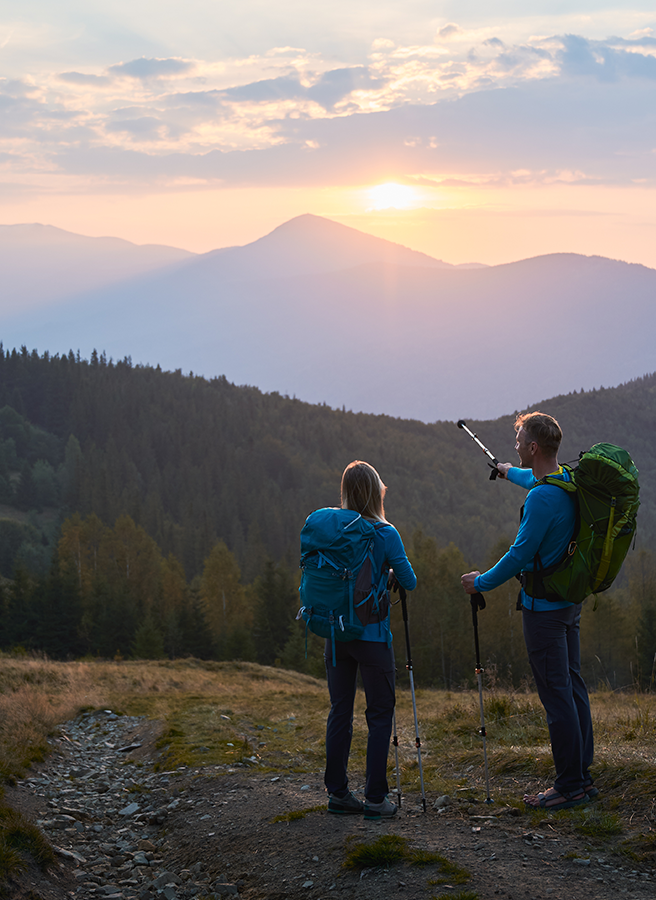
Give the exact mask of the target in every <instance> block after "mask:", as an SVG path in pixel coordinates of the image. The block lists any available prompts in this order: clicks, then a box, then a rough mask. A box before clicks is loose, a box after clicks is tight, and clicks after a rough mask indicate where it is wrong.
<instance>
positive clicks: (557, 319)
mask: <svg viewBox="0 0 656 900" xmlns="http://www.w3.org/2000/svg"><path fill="white" fill-rule="evenodd" d="M654 333H656V271H655V270H653V269H648V268H646V267H644V266H639V265H629V264H627V263H623V262H618V261H615V260H609V259H605V258H603V257H584V256H579V255H577V254H571V253H563V254H550V255H548V256H543V257H535V258H533V259H528V260H522V261H520V262H516V263H509V264H505V265H500V266H490V267H485V268H466V269H465V268H457V267H454V266H450V265H448V264H446V263H444V262H442V261H440V260H436V259H433V258H432V257H429V256H426V255H425V254H421V253H417V252H415V251H412V250H409V249H408V248H405V247H402V246H400V245H398V244H393V243H391V242H389V241H382V240H381V239H379V238H375V237H372V236H371V235H365V234H363V233H362V232H358V231H356V230H355V229H352V228H348V227H346V226H343V225H340V224H338V223H336V222H331V221H329V220H326V219H323V218H321V217H318V216H299V217H297V218H296V219H292V220H291V221H289V222H286V223H284V224H283V225H281V226H279V227H278V228H277V229H275V230H274V231H273V232H271V233H270V234H269V235H266V236H265V237H263V238H260V239H259V240H258V241H254V242H253V243H251V244H248V245H246V246H245V247H232V248H225V249H223V250H218V251H212V252H210V253H207V254H202V255H201V256H194V257H191V258H187V259H185V260H182V261H178V262H176V263H175V264H171V265H168V266H167V268H166V269H160V270H156V271H154V272H145V273H143V272H142V273H140V274H139V275H138V276H136V277H132V278H127V279H124V280H123V281H121V282H120V283H115V284H112V285H109V286H105V287H102V288H98V289H95V290H87V291H84V292H82V293H80V294H78V295H77V296H72V297H70V298H68V300H67V301H66V302H64V301H63V300H62V301H61V302H60V303H58V304H57V305H56V307H54V308H53V309H52V310H51V311H50V313H49V314H45V313H44V315H43V316H41V317H39V319H38V320H36V319H35V317H34V316H30V315H25V314H14V315H13V316H7V315H5V316H4V321H3V326H2V329H1V331H0V340H2V341H4V345H5V347H12V346H21V345H22V344H25V345H26V346H28V347H29V348H30V349H32V348H33V347H36V348H38V349H39V351H41V352H42V351H43V350H49V351H50V352H53V353H54V352H60V353H62V352H67V351H68V350H69V349H70V348H73V349H74V350H77V349H78V348H79V349H80V350H81V352H82V354H83V355H85V356H89V355H90V353H91V350H92V349H93V348H97V349H98V350H99V351H100V350H105V351H106V353H107V354H108V356H112V357H114V358H123V357H124V356H131V357H132V359H133V361H134V362H143V363H152V364H156V363H158V364H160V365H161V366H162V367H163V368H166V369H171V370H173V369H181V370H183V371H185V372H187V371H193V372H196V373H199V374H203V375H205V376H208V377H212V376H215V375H225V376H226V377H227V378H228V380H230V381H232V382H234V383H236V384H250V385H255V386H257V387H259V388H260V389H261V390H263V391H269V392H270V391H278V392H280V393H283V394H284V393H287V394H290V395H296V396H298V397H300V398H301V399H303V400H307V401H308V402H311V403H322V402H325V403H327V404H328V405H330V406H333V407H337V408H341V407H342V406H345V407H346V408H350V409H353V410H354V411H365V412H374V413H386V414H389V415H392V416H399V417H403V418H416V419H421V420H424V421H436V420H439V419H452V420H455V419H458V418H460V417H465V418H468V417H474V418H486V419H490V418H495V417H497V416H500V415H502V414H504V413H506V412H507V411H508V410H509V409H516V408H523V407H525V406H527V405H529V404H536V403H538V402H539V401H540V400H541V399H543V398H545V397H549V396H554V395H556V394H562V393H567V392H568V391H571V390H573V389H579V388H585V389H591V388H594V387H599V386H602V385H603V386H610V385H616V384H620V383H623V382H626V381H629V380H631V379H632V378H635V377H639V376H641V375H643V374H645V373H647V372H651V371H654V369H656V352H655V351H654V347H653V338H652V335H653V334H654Z"/></svg>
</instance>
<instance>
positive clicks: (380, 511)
mask: <svg viewBox="0 0 656 900" xmlns="http://www.w3.org/2000/svg"><path fill="white" fill-rule="evenodd" d="M386 491H387V488H386V487H385V485H384V484H383V482H382V479H381V477H380V475H379V474H378V472H377V471H376V470H375V469H374V467H373V466H370V465H369V463H366V462H362V460H360V459H355V460H353V462H352V463H349V464H348V466H347V467H346V468H345V469H344V474H343V475H342V485H341V496H342V509H352V510H354V511H355V512H359V513H360V515H361V516H362V517H363V518H365V519H375V520H376V521H378V522H386V521H387V519H386V518H385V507H384V505H383V500H384V498H385V492H386Z"/></svg>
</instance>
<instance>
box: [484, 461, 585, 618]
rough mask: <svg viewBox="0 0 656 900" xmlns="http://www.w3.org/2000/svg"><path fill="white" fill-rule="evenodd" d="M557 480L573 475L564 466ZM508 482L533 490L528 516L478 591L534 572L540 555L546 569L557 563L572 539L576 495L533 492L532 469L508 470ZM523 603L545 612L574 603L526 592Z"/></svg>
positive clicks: (552, 489) (548, 489) (549, 489)
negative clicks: (536, 556) (534, 562)
mask: <svg viewBox="0 0 656 900" xmlns="http://www.w3.org/2000/svg"><path fill="white" fill-rule="evenodd" d="M554 475H555V476H556V477H560V478H562V480H563V481H570V480H571V479H570V476H569V473H568V472H567V470H566V469H563V468H562V467H560V468H559V470H558V472H557V473H554ZM507 478H508V481H511V482H512V483H513V484H517V485H519V486H520V487H523V488H525V489H526V490H528V491H529V493H528V495H527V497H526V503H525V504H524V515H523V516H522V521H521V524H520V526H519V531H518V532H517V537H516V538H515V541H514V543H513V545H512V547H510V549H509V550H508V552H507V553H506V554H505V555H504V556H502V557H501V559H500V560H499V562H498V563H497V564H496V565H495V566H493V567H492V568H491V569H489V570H488V571H487V572H485V573H484V574H482V575H478V576H477V577H476V580H475V582H474V586H475V588H476V590H477V591H491V590H493V588H496V587H499V585H501V584H503V583H504V582H506V581H508V579H510V578H512V577H513V576H515V575H517V574H519V573H520V572H532V571H533V561H534V558H535V555H536V553H538V552H539V554H540V560H541V563H542V566H543V567H544V568H547V567H548V566H550V565H553V563H555V562H557V561H558V560H559V559H560V558H561V556H562V555H563V553H564V552H565V549H566V547H567V545H568V543H569V542H570V540H571V539H572V533H573V531H574V521H575V515H576V513H575V506H574V496H573V494H572V493H571V492H570V491H565V490H563V489H562V488H560V487H557V486H556V485H551V484H545V485H540V487H539V488H537V489H536V490H530V488H532V487H533V485H535V484H536V482H537V479H536V478H535V476H534V475H533V472H532V471H531V470H530V469H519V468H517V467H513V468H511V469H509V470H508V475H507ZM522 603H523V605H524V606H525V607H526V608H527V609H532V610H534V611H535V612H542V611H544V610H548V609H561V608H563V607H566V606H570V604H569V603H568V602H567V601H566V600H562V601H555V602H551V601H550V600H544V599H542V600H541V599H535V598H533V597H529V596H528V595H527V594H525V593H524V591H523V590H522Z"/></svg>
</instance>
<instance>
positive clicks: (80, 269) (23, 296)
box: [0, 223, 195, 318]
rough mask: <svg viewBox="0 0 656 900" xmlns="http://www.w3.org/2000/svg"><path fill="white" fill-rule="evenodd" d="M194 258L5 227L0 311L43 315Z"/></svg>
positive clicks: (157, 248)
mask: <svg viewBox="0 0 656 900" xmlns="http://www.w3.org/2000/svg"><path fill="white" fill-rule="evenodd" d="M194 255H195V254H193V253H190V252H189V251H188V250H180V249H178V248H176V247H166V246H163V245H160V244H143V245H138V244H133V243H131V242H130V241H125V240H123V239H122V238H113V237H86V236H84V235H80V234H74V233H73V232H71V231H64V230H63V229H61V228H55V227H53V226H52V225H40V224H38V223H32V224H24V225H0V272H1V273H2V292H1V294H0V297H1V300H0V303H1V306H0V311H1V313H2V316H3V318H5V317H6V315H7V313H8V312H13V311H15V310H26V309H28V308H33V309H43V308H45V307H47V306H49V305H51V304H52V303H53V302H55V301H62V300H64V299H67V298H69V297H71V296H73V295H75V294H78V293H80V292H82V291H88V290H94V289H97V288H101V287H106V286H107V285H109V284H115V283H116V282H118V281H122V280H124V279H127V278H134V277H135V276H138V275H141V274H144V273H145V272H150V271H153V270H156V269H162V268H164V267H167V266H169V265H172V264H176V263H179V262H182V261H183V260H186V259H188V258H189V257H192V256H194Z"/></svg>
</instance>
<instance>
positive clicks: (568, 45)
mask: <svg viewBox="0 0 656 900" xmlns="http://www.w3.org/2000/svg"><path fill="white" fill-rule="evenodd" d="M449 27H450V26H445V28H446V29H447V31H445V37H446V36H448V34H451V35H456V36H457V35H460V34H461V31H462V29H460V30H458V31H456V30H453V29H457V26H455V25H453V23H452V28H451V31H448V29H449ZM442 31H444V29H442ZM472 35H474V33H473V32H467V40H460V39H458V40H453V41H449V43H448V45H444V46H436V45H435V44H429V45H413V46H403V45H398V44H395V43H394V42H393V41H391V40H389V39H381V40H377V41H375V43H374V46H373V49H372V51H371V53H370V55H369V58H368V59H367V61H366V64H361V65H352V66H340V67H338V68H335V67H332V66H331V65H330V63H329V62H328V61H327V60H325V59H323V58H321V57H319V56H313V55H312V54H308V53H305V52H304V51H302V50H299V49H294V48H278V49H276V50H275V51H271V52H270V53H268V54H264V55H263V56H260V57H257V56H252V57H247V58H243V59H240V58H235V59H232V60H229V61H226V62H225V63H224V62H221V63H220V64H219V63H218V62H212V61H203V60H195V61H190V60H183V59H178V58H162V59H159V58H153V59H146V58H141V59H135V60H132V61H131V62H128V63H118V64H115V65H111V66H109V68H108V69H107V70H106V71H105V73H104V74H102V75H99V74H92V75H85V74H83V73H80V72H74V71H72V72H64V73H61V74H59V75H53V76H52V77H50V78H46V77H43V78H41V79H40V80H39V79H36V78H34V79H32V80H28V79H23V80H21V81H14V82H8V81H4V82H2V81H0V131H1V132H2V134H3V135H4V137H5V139H6V141H7V143H6V144H5V145H4V146H1V147H0V149H1V150H3V151H7V152H13V153H16V152H22V153H25V154H26V156H27V157H29V158H30V159H31V160H33V161H34V165H35V166H36V167H38V165H39V164H40V165H41V168H42V171H44V172H49V171H51V170H52V167H53V166H54V167H59V171H60V172H62V173H67V174H70V175H80V176H83V177H85V178H88V179H89V181H93V180H94V179H97V183H98V184H102V183H104V182H105V181H114V182H116V183H125V184H134V185H136V184H137V182H140V183H141V184H143V185H148V184H150V185H154V184H157V185H158V189H163V188H166V186H167V185H169V187H170V189H171V190H175V189H176V185H177V184H179V183H180V180H182V179H194V180H195V181H197V182H198V183H199V184H202V183H203V182H206V183H212V184H215V183H221V184H230V185H266V184H271V185H290V186H292V185H309V184H312V185H315V186H318V185H322V184H324V185H333V184H361V183H363V182H370V181H372V180H374V179H377V178H379V177H381V178H385V179H386V180H390V178H392V177H395V178H405V179H409V180H412V179H418V180H419V179H422V178H426V179H428V180H429V181H430V182H431V183H433V184H435V183H441V184H455V183H467V184H471V183H477V184H486V185H493V184H518V183H543V184H548V183H554V182H566V183H570V184H574V183H590V182H597V181H606V182H608V183H631V184H633V183H634V182H635V181H636V179H646V180H647V182H648V183H651V182H653V179H654V170H653V159H654V152H653V151H654V146H655V140H654V128H653V124H654V123H653V114H652V112H651V110H652V109H653V108H654V80H655V79H656V53H655V48H656V40H655V39H653V38H651V37H650V36H649V35H643V36H639V37H634V38H632V39H630V40H629V39H620V38H609V39H607V40H605V41H592V40H589V39H587V38H583V37H580V36H577V35H565V36H553V37H543V38H535V39H533V40H531V41H526V42H524V43H515V44H513V43H510V42H508V41H502V40H500V39H499V38H496V37H490V36H489V35H490V31H487V32H486V33H485V34H484V35H482V36H481V35H479V36H478V37H476V39H474V37H475V36H474V37H472ZM124 76H126V77H124ZM201 86H202V88H201V89H198V90H197V89H196V88H197V87H201ZM19 140H20V141H21V142H22V143H21V144H20V145H19V143H18V141H19ZM12 141H13V143H12Z"/></svg>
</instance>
